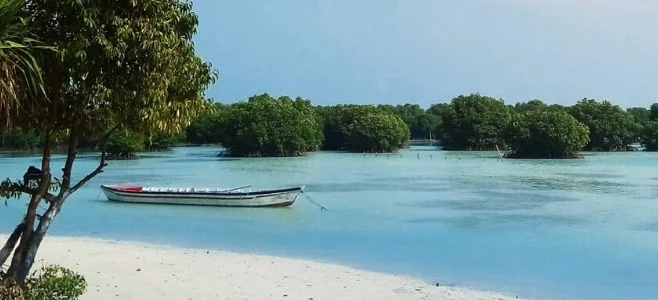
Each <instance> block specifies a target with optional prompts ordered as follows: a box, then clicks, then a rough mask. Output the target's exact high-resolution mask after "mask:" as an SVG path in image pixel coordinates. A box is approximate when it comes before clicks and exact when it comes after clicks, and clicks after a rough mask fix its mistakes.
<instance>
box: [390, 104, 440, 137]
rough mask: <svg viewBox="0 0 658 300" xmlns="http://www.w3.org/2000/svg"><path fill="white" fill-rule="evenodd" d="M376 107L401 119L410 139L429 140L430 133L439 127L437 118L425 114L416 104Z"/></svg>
mask: <svg viewBox="0 0 658 300" xmlns="http://www.w3.org/2000/svg"><path fill="white" fill-rule="evenodd" d="M377 107H378V108H381V109H383V110H386V111H388V112H391V113H393V114H395V115H397V116H398V117H400V118H402V120H403V121H404V123H406V124H407V126H408V127H409V133H410V135H411V138H412V139H427V138H429V137H430V133H434V132H435V131H436V130H437V127H438V125H439V118H438V117H437V116H435V115H433V114H431V113H428V112H426V111H425V110H423V109H422V108H420V106H419V105H418V104H408V103H407V104H404V105H397V106H392V105H378V106H377Z"/></svg>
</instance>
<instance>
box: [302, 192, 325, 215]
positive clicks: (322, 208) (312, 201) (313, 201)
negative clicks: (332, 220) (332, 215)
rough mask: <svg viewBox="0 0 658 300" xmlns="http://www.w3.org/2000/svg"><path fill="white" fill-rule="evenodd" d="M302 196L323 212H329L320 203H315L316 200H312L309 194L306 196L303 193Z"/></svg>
mask: <svg viewBox="0 0 658 300" xmlns="http://www.w3.org/2000/svg"><path fill="white" fill-rule="evenodd" d="M302 195H304V197H306V200H308V201H309V202H311V203H313V204H315V206H317V207H319V208H320V210H321V211H328V209H327V208H325V207H324V206H322V205H320V204H319V203H317V202H315V200H313V199H312V198H311V196H309V195H308V194H306V192H304V191H302Z"/></svg>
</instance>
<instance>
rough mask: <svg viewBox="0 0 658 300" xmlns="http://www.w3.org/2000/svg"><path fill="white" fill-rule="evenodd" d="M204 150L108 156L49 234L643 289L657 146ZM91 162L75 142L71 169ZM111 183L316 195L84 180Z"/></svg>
mask: <svg viewBox="0 0 658 300" xmlns="http://www.w3.org/2000/svg"><path fill="white" fill-rule="evenodd" d="M217 152H218V149H216V148H212V147H190V148H176V149H175V150H174V151H172V152H163V153H154V154H146V155H145V157H144V158H143V159H141V160H135V161H117V162H111V163H110V165H109V167H108V168H107V169H106V171H105V173H103V174H101V175H100V176H99V177H97V178H96V179H94V180H93V181H92V182H90V183H89V184H88V185H86V186H85V187H84V188H83V189H81V190H80V191H79V192H78V193H76V194H74V196H72V197H71V198H70V199H69V201H68V202H67V203H66V205H65V207H64V210H63V211H62V214H61V216H60V217H59V218H58V219H57V220H56V222H55V224H54V227H53V228H52V230H51V234H53V235H76V236H91V237H101V238H111V239H124V240H136V241H146V242H156V243H164V244H173V245H184V246H191V247H204V248H208V247H210V248H219V249H225V250H235V251H245V252H252V253H260V254H272V255H280V256H291V257H302V258H311V259H315V260H320V261H326V262H334V263H341V264H347V265H351V266H355V267H360V268H365V269H368V270H374V271H384V272H392V273H398V274H405V275H412V276H418V277H421V278H424V279H426V280H428V281H432V282H434V281H439V282H441V283H444V284H456V285H467V286H473V287H478V288H488V289H495V290H501V291H504V292H508V293H510V294H513V295H519V296H526V297H537V298H543V299H655V298H656V297H657V296H658V285H656V284H655V280H656V278H658V168H657V167H658V154H654V153H639V152H633V153H601V154H587V155H586V158H585V159H581V160H563V161H560V160H552V161H550V160H532V161H531V160H500V159H498V158H497V156H496V154H495V153H491V152H482V153H464V152H447V151H438V150H435V149H433V148H428V147H413V148H411V149H409V150H406V151H404V152H401V153H399V154H391V155H374V154H372V155H370V154H369V155H363V154H346V153H330V152H318V153H312V154H309V155H308V156H306V157H299V158H254V159H222V158H218V157H216V156H215V155H216V154H217ZM430 157H431V158H430ZM54 162H55V163H56V164H60V165H61V164H63V162H64V161H63V157H62V156H57V157H56V158H55V160H54ZM29 164H34V165H36V166H38V165H39V158H38V157H36V156H24V155H23V156H21V155H9V154H2V155H0V177H2V178H5V177H8V176H10V177H20V176H22V174H23V172H24V170H25V169H27V166H28V165H29ZM95 164H96V157H95V156H94V155H93V154H87V155H84V154H83V155H81V158H80V159H79V161H78V163H77V165H76V169H75V174H76V176H78V177H81V176H82V175H83V173H84V172H86V171H89V170H91V169H93V168H94V166H95ZM53 169H59V166H54V167H53ZM112 183H137V184H144V185H159V186H162V185H176V186H208V187H215V186H218V187H222V186H223V187H235V186H243V185H249V184H252V185H255V186H279V185H286V186H289V185H300V184H304V185H306V186H307V189H306V190H307V193H308V195H309V196H311V197H312V198H313V199H314V200H316V201H318V202H319V203H321V204H323V205H324V206H325V207H327V208H328V209H329V211H325V212H323V211H321V210H320V209H318V208H317V207H316V206H314V205H313V204H311V203H310V202H308V201H305V200H303V199H301V198H300V199H299V200H298V202H296V203H295V204H294V205H293V206H292V207H290V208H283V209H246V208H215V207H210V208H209V207H188V206H166V205H140V204H120V203H113V202H108V201H107V200H106V199H105V197H104V195H102V194H100V189H99V188H98V186H99V184H112ZM24 208H25V202H24V200H21V201H16V200H14V201H9V202H8V205H7V207H4V208H0V230H2V232H4V233H7V232H9V231H10V230H12V229H13V227H14V225H15V224H16V223H17V221H18V220H19V218H20V216H21V214H20V212H21V211H22V210H23V209H24Z"/></svg>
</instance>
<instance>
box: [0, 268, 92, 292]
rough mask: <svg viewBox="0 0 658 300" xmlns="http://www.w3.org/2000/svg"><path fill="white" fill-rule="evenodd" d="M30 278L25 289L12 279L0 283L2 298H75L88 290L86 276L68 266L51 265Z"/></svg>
mask: <svg viewBox="0 0 658 300" xmlns="http://www.w3.org/2000/svg"><path fill="white" fill-rule="evenodd" d="M35 275H36V276H33V277H31V278H28V280H27V284H26V286H25V289H22V288H21V287H20V286H19V285H17V284H16V283H15V282H12V281H11V280H5V281H3V282H1V283H0V300H9V299H11V300H74V299H78V298H80V297H81V296H82V295H83V294H84V293H85V291H86V290H87V281H86V280H85V278H84V277H83V276H82V275H80V274H77V273H75V272H73V271H71V270H69V269H67V268H64V267H61V266H57V265H50V266H45V267H42V268H41V270H40V271H39V272H38V274H35Z"/></svg>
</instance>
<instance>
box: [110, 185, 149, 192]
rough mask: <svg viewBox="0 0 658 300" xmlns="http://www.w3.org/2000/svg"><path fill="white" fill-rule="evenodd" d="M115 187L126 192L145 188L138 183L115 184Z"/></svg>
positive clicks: (139, 190)
mask: <svg viewBox="0 0 658 300" xmlns="http://www.w3.org/2000/svg"><path fill="white" fill-rule="evenodd" d="M114 188H115V189H117V190H120V191H124V192H141V191H142V189H143V187H141V186H138V185H124V186H114Z"/></svg>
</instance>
